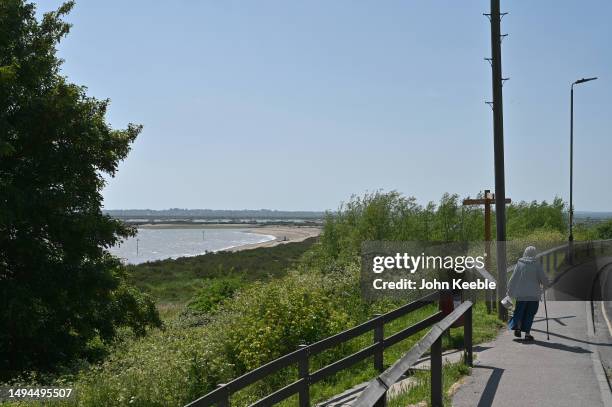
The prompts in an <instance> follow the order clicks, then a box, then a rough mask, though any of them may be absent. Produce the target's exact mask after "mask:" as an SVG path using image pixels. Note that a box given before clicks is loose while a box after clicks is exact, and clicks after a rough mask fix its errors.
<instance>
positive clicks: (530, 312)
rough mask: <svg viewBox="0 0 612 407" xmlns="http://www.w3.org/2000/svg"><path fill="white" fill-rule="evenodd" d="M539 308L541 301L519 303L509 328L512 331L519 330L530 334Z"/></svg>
mask: <svg viewBox="0 0 612 407" xmlns="http://www.w3.org/2000/svg"><path fill="white" fill-rule="evenodd" d="M539 306H540V302H539V301H517V302H516V307H515V308H514V313H513V314H512V318H511V319H510V321H509V322H508V327H509V328H510V329H512V330H517V329H518V330H521V331H523V332H527V333H529V331H531V325H532V324H533V318H534V317H535V314H536V312H538V307H539Z"/></svg>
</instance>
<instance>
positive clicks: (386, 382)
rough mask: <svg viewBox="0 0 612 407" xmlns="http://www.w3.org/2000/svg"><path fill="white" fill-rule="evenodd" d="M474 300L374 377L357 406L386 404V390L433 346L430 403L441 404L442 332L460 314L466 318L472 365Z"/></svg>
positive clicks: (466, 340)
mask: <svg viewBox="0 0 612 407" xmlns="http://www.w3.org/2000/svg"><path fill="white" fill-rule="evenodd" d="M472 305H473V304H472V302H471V301H465V302H463V303H462V304H461V305H460V306H459V307H457V308H456V309H455V310H454V311H453V312H451V313H450V314H448V315H447V316H446V317H445V318H443V319H442V320H441V321H439V322H437V323H435V324H434V325H433V326H432V327H431V330H430V331H429V332H428V333H427V334H426V335H425V336H424V337H423V338H421V340H419V341H418V342H417V343H416V344H415V345H414V346H413V347H412V348H411V349H410V350H409V351H408V352H407V353H406V354H405V355H404V356H402V357H401V358H400V359H399V360H398V361H396V362H395V363H394V364H393V365H392V366H391V367H389V368H388V369H387V370H385V371H384V372H383V373H381V374H380V375H379V376H378V377H377V378H375V379H374V380H372V381H371V382H370V383H369V384H368V386H367V387H366V389H365V390H364V391H363V392H362V393H361V395H360V396H359V398H358V399H357V401H356V403H355V404H354V405H355V407H374V406H376V407H378V406H384V405H385V404H386V398H387V391H388V390H389V388H390V387H391V386H392V385H393V384H394V383H396V382H397V381H398V380H399V379H400V378H401V377H402V376H403V375H404V374H405V373H406V372H407V371H408V370H409V369H410V367H411V366H413V365H414V364H415V363H416V362H417V361H418V360H419V359H420V358H421V357H422V356H423V355H424V354H425V352H427V350H428V349H431V362H430V364H431V405H432V406H433V407H438V406H442V400H443V397H442V388H443V381H442V335H443V334H444V332H446V330H448V329H449V328H450V327H451V325H452V324H453V323H454V322H455V321H457V320H458V319H459V318H461V316H464V318H465V324H464V326H463V329H464V334H463V336H464V343H465V363H466V364H467V365H468V366H472V359H473V356H472Z"/></svg>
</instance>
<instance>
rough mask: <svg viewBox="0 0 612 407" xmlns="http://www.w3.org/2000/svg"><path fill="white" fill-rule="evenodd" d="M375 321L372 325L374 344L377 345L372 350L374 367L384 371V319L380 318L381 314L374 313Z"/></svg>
mask: <svg viewBox="0 0 612 407" xmlns="http://www.w3.org/2000/svg"><path fill="white" fill-rule="evenodd" d="M374 318H376V319H375V321H376V323H375V325H374V344H375V345H378V347H377V348H376V352H374V369H376V370H377V371H379V372H381V373H382V372H384V371H385V368H384V366H383V361H384V352H385V348H384V346H383V341H384V340H385V321H383V319H382V318H381V314H374Z"/></svg>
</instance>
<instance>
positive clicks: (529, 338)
mask: <svg viewBox="0 0 612 407" xmlns="http://www.w3.org/2000/svg"><path fill="white" fill-rule="evenodd" d="M525 340H526V341H533V340H535V339H534V338H533V336H531V335H529V334H525Z"/></svg>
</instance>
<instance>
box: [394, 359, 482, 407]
mask: <svg viewBox="0 0 612 407" xmlns="http://www.w3.org/2000/svg"><path fill="white" fill-rule="evenodd" d="M469 373H470V368H469V367H468V366H466V365H465V363H463V361H461V362H458V363H452V364H446V365H444V366H443V368H442V395H443V402H444V405H448V406H449V405H451V395H449V394H448V391H449V389H450V387H451V386H452V385H453V384H454V383H456V382H457V381H458V380H459V379H460V378H461V377H463V376H465V375H468V374H469ZM413 377H414V378H415V379H416V382H417V384H416V385H415V386H413V387H411V388H410V390H409V391H407V392H404V393H402V394H400V395H399V396H396V397H394V398H392V399H390V400H388V403H387V406H388V407H406V406H409V405H414V404H418V403H420V402H423V401H424V402H426V403H427V405H430V404H429V400H430V397H431V380H430V379H431V376H430V372H425V371H419V372H416V373H415V374H414V376H413Z"/></svg>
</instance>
